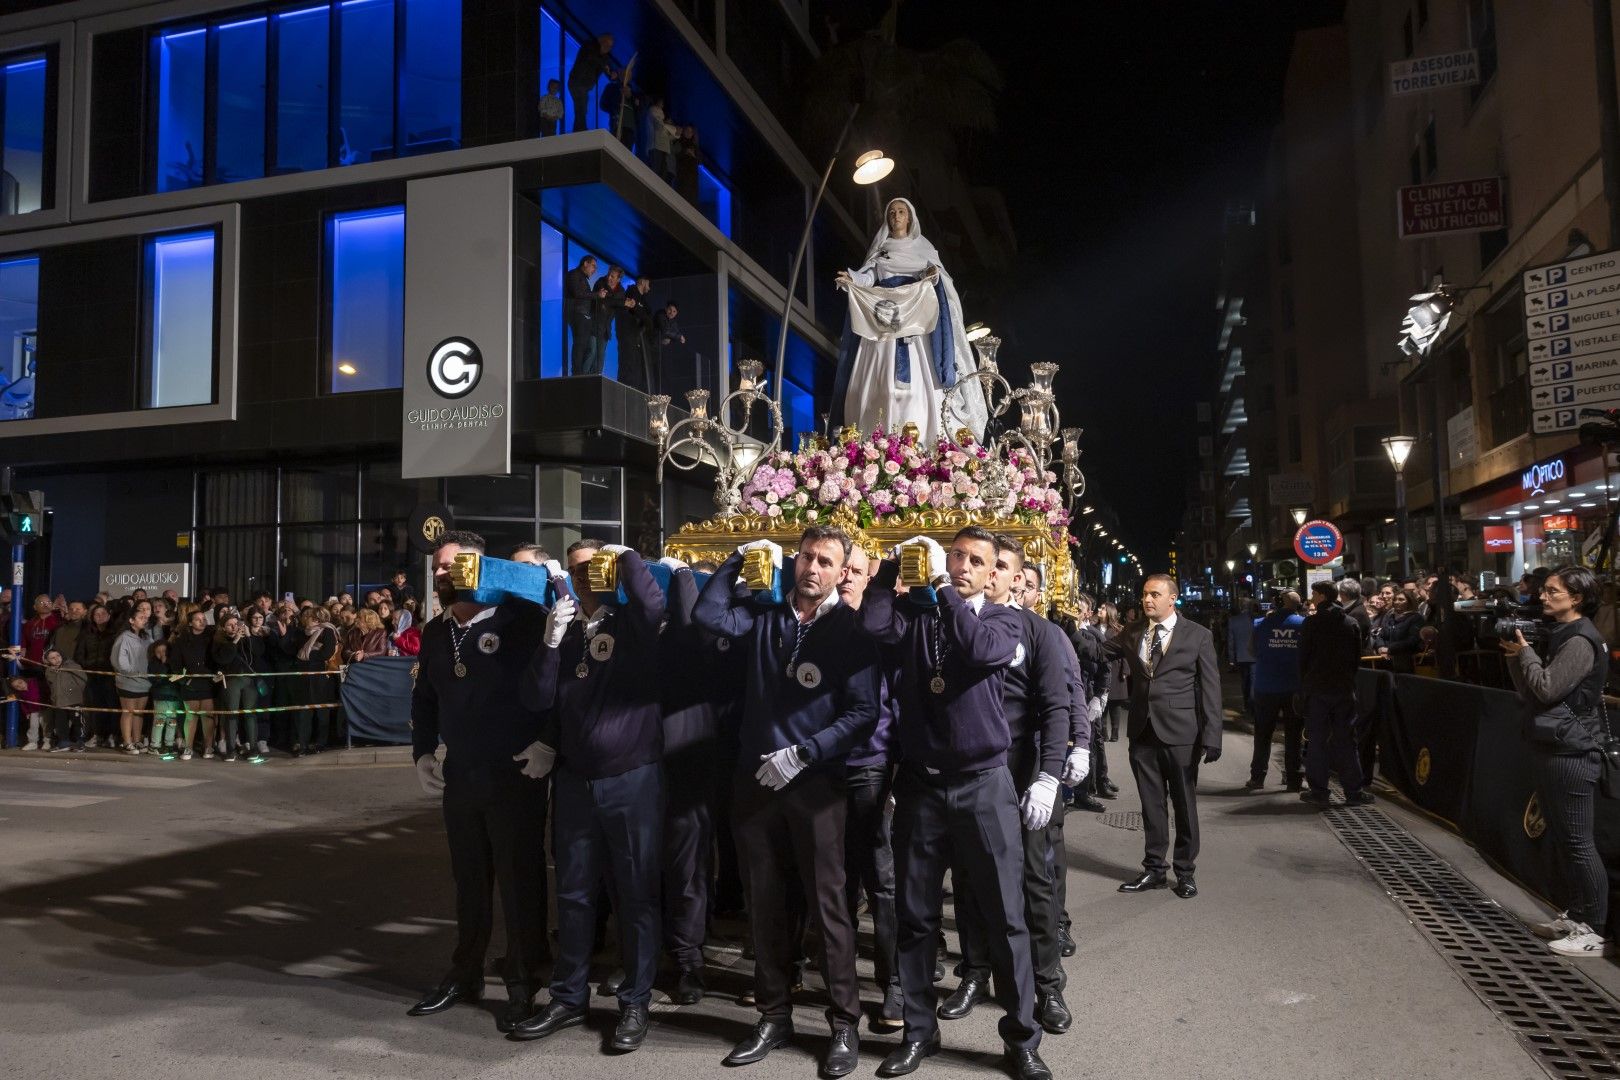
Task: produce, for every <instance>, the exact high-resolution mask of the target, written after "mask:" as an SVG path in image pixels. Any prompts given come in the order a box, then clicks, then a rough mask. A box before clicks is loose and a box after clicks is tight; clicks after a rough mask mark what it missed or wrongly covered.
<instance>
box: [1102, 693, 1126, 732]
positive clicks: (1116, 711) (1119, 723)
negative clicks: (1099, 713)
mask: <svg viewBox="0 0 1620 1080" xmlns="http://www.w3.org/2000/svg"><path fill="white" fill-rule="evenodd" d="M1124 697H1125V700H1123V701H1115V700H1114V699H1113V698H1109V699H1108V709H1107V714H1108V715H1107V720H1108V741H1109V742H1119V729H1120V728H1122V727H1124V726H1125V725H1126V722H1127V721H1128V720H1129V719H1130V715H1131V703H1130V695H1129V694H1126V695H1124Z"/></svg>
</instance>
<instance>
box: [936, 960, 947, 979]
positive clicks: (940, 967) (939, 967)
mask: <svg viewBox="0 0 1620 1080" xmlns="http://www.w3.org/2000/svg"><path fill="white" fill-rule="evenodd" d="M934 981H935V982H937V983H941V982H944V981H945V962H944V961H942V960H935V961H934Z"/></svg>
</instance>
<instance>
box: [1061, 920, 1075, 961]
mask: <svg viewBox="0 0 1620 1080" xmlns="http://www.w3.org/2000/svg"><path fill="white" fill-rule="evenodd" d="M1079 950H1080V947H1079V946H1078V945H1076V944H1075V943H1074V935H1073V934H1071V933H1069V928H1068V927H1067V926H1065V927H1063V928H1062V929H1061V930H1059V931H1058V951H1059V952H1061V953H1062V954H1063V955H1064V956H1073V955H1074V954H1075V953H1076V952H1078V951H1079Z"/></svg>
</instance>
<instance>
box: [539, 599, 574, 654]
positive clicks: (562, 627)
mask: <svg viewBox="0 0 1620 1080" xmlns="http://www.w3.org/2000/svg"><path fill="white" fill-rule="evenodd" d="M578 610H579V605H577V604H575V603H574V598H573V597H572V596H559V597H557V602H556V603H555V604H553V605H552V606H551V614H549V615H547V616H546V648H548V649H555V648H556V647H557V646H559V645H561V644H562V639H563V635H565V634H567V633H568V624H569V623H571V622H573V621H574V614H575V613H576V612H577V611H578Z"/></svg>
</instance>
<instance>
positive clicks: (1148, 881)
mask: <svg viewBox="0 0 1620 1080" xmlns="http://www.w3.org/2000/svg"><path fill="white" fill-rule="evenodd" d="M1169 887H1170V879H1169V878H1167V877H1165V876H1164V875H1163V874H1155V873H1153V872H1152V871H1150V870H1144V871H1142V873H1141V875H1140V876H1138V877H1136V878H1133V879H1132V880H1130V881H1127V882H1125V884H1123V885H1121V886H1120V887H1119V891H1120V892H1147V891H1148V890H1149V889H1168V888H1169Z"/></svg>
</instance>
